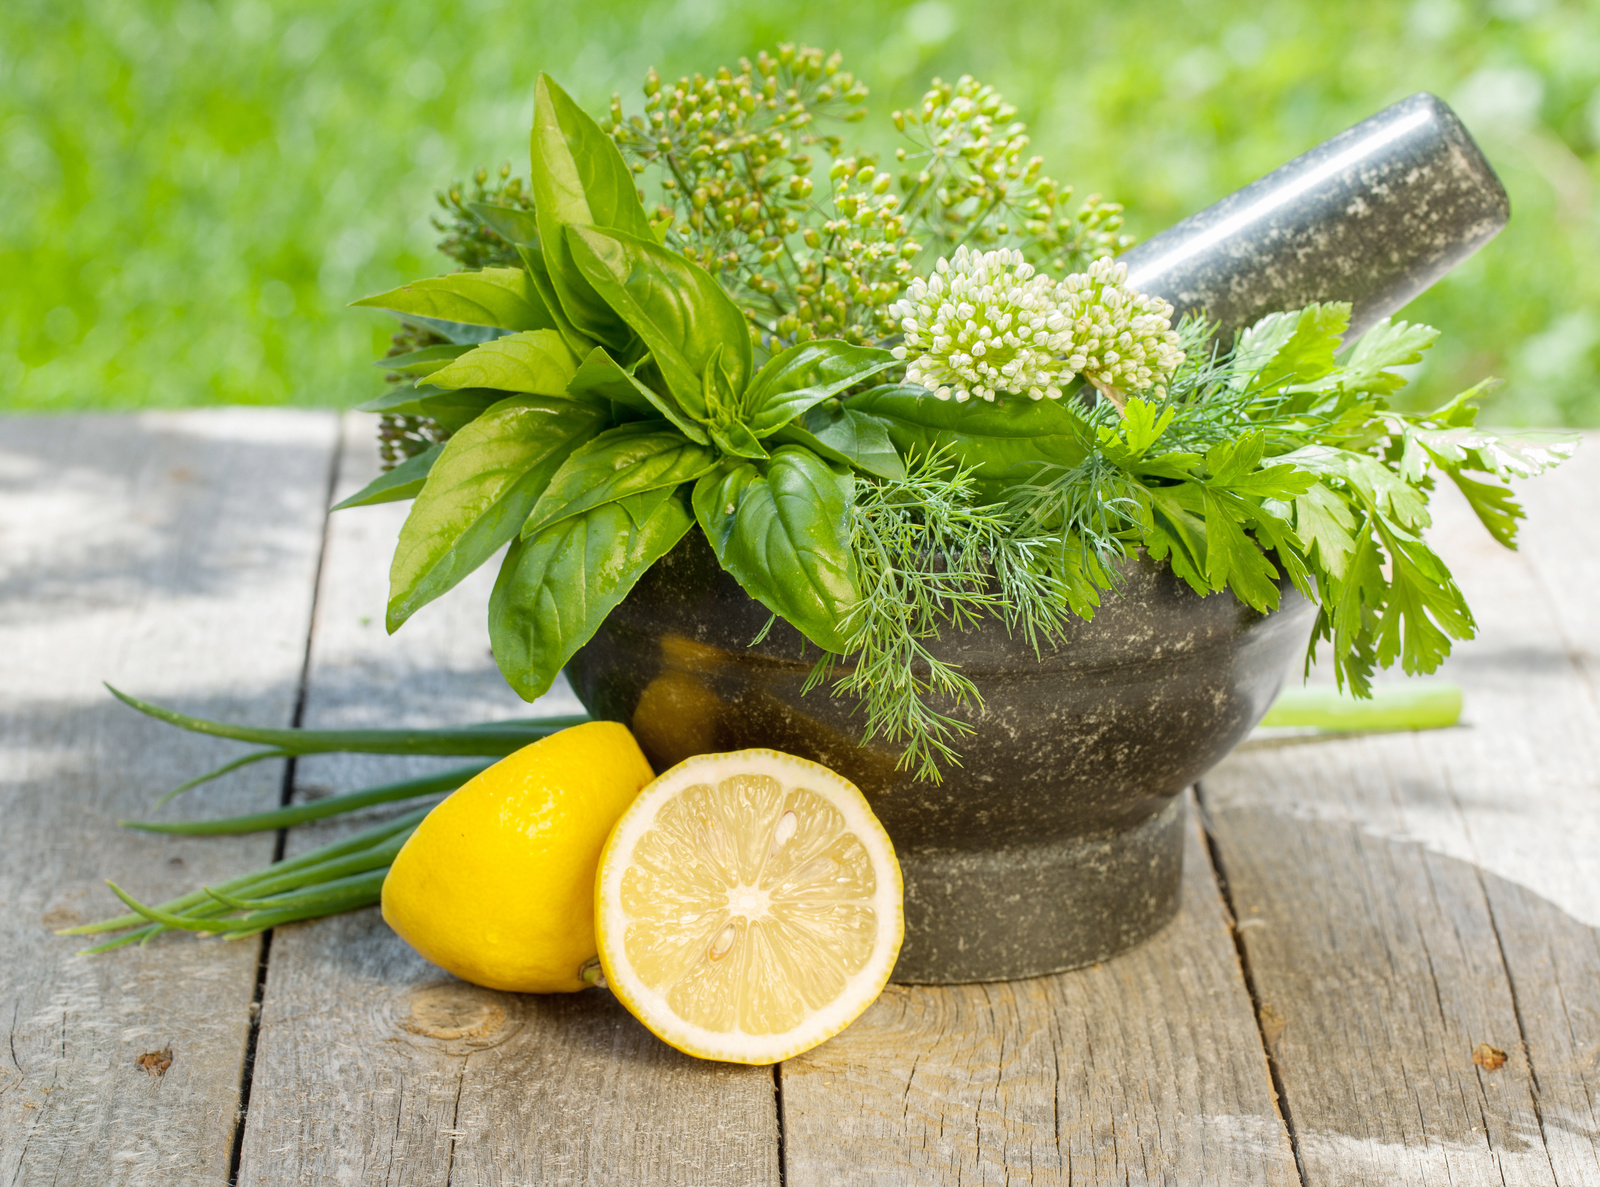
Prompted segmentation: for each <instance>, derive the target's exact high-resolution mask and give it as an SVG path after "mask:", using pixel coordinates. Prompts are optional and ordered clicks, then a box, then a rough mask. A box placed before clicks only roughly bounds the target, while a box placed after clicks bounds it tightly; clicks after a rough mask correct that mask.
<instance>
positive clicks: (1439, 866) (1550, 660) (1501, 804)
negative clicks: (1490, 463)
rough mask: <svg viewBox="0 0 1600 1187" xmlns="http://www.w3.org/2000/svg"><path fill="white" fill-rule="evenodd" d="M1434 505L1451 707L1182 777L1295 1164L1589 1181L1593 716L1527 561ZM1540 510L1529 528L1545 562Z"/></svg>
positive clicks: (1414, 1176)
mask: <svg viewBox="0 0 1600 1187" xmlns="http://www.w3.org/2000/svg"><path fill="white" fill-rule="evenodd" d="M1542 481H1545V480H1542ZM1569 481H1570V478H1569ZM1531 486H1532V489H1531V490H1530V493H1533V490H1537V489H1538V484H1537V483H1535V484H1531ZM1579 489H1581V490H1585V491H1588V492H1589V494H1588V496H1587V498H1586V499H1584V500H1583V501H1581V502H1578V503H1574V504H1569V505H1568V506H1567V509H1566V511H1565V514H1566V515H1567V516H1568V517H1571V516H1573V515H1581V514H1583V508H1584V507H1585V506H1592V505H1593V501H1594V498H1595V496H1596V494H1600V484H1595V483H1594V481H1593V478H1592V477H1591V478H1590V479H1589V480H1588V484H1587V485H1583V484H1580V487H1579ZM1539 498H1540V502H1541V503H1543V502H1544V498H1543V495H1542V493H1541V495H1540V496H1539ZM1437 502H1438V507H1437V519H1438V524H1437V527H1436V529H1435V531H1434V533H1433V537H1434V539H1435V542H1436V544H1437V545H1438V547H1439V548H1440V549H1441V551H1442V552H1443V554H1444V555H1445V556H1446V557H1447V558H1448V559H1450V560H1451V561H1452V563H1453V564H1454V566H1455V569H1456V573H1457V576H1458V578H1459V580H1460V582H1461V584H1462V587H1463V589H1464V590H1465V592H1466V594H1467V597H1468V600H1469V601H1470V602H1471V603H1472V605H1473V607H1474V610H1475V611H1476V613H1477V616H1478V621H1479V625H1480V637H1479V639H1478V640H1476V641H1474V642H1473V643H1470V644H1468V645H1466V646H1464V647H1462V648H1460V649H1459V652H1458V656H1457V658H1455V659H1454V660H1452V661H1451V663H1450V664H1449V665H1448V667H1447V670H1446V673H1445V674H1446V675H1447V676H1449V677H1451V678H1453V679H1456V680H1458V681H1459V682H1460V683H1461V684H1462V685H1463V686H1464V688H1465V690H1466V697H1467V713H1466V721H1467V724H1466V727H1465V728H1461V729H1457V730H1452V731H1448V732H1441V733H1430V734H1418V735H1402V736H1389V737H1373V738H1361V739H1350V740H1347V741H1341V742H1322V743H1312V744H1306V745H1300V746H1284V747H1280V748H1276V749H1272V748H1269V749H1254V750H1250V751H1246V752H1241V753H1239V754H1236V755H1235V756H1234V757H1233V758H1232V759H1230V760H1229V761H1228V762H1227V763H1225V764H1224V765H1223V766H1222V767H1220V768H1219V769H1218V770H1217V771H1215V772H1213V773H1212V774H1211V775H1210V776H1208V777H1207V779H1205V780H1204V781H1203V783H1202V793H1203V795H1204V797H1205V799H1206V802H1207V803H1208V805H1209V806H1210V808H1211V810H1212V814H1213V818H1214V820H1215V826H1216V830H1217V838H1218V842H1219V846H1220V850H1221V853H1222V855H1223V862H1224V866H1225V869H1226V872H1227V874H1228V877H1229V881H1230V884H1231V886H1232V888H1233V893H1234V901H1235V904H1236V906H1237V907H1238V908H1239V910H1240V912H1241V914H1242V915H1243V917H1244V920H1245V922H1244V925H1243V926H1244V929H1245V930H1244V932H1243V934H1244V936H1245V945H1246V950H1247V953H1248V956H1249V960H1250V963H1251V967H1252V970H1253V971H1254V974H1255V977H1256V984H1257V988H1258V991H1259V994H1260V997H1261V999H1262V1001H1263V1003H1264V1006H1265V1005H1270V1006H1271V1016H1272V1018H1273V1020H1274V1021H1273V1025H1274V1027H1281V1028H1282V1033H1281V1037H1280V1038H1279V1039H1278V1042H1277V1044H1276V1047H1275V1054H1276V1056H1277V1059H1278V1063H1279V1068H1280V1071H1281V1075H1282V1078H1283V1083H1284V1089H1285V1093H1286V1099H1287V1105H1288V1109H1289V1113H1290V1117H1291V1121H1292V1123H1293V1125H1294V1127H1295V1130H1296V1136H1297V1140H1298V1143H1299V1151H1300V1155H1301V1161H1302V1164H1303V1165H1304V1167H1305V1171H1306V1177H1307V1181H1308V1182H1309V1183H1312V1184H1318V1183H1338V1184H1357V1183H1359V1184H1366V1183H1372V1184H1378V1183H1393V1182H1397V1181H1404V1182H1408V1183H1410V1182H1414V1183H1441V1184H1443V1183H1450V1184H1457V1185H1459V1184H1469V1183H1485V1184H1490V1183H1492V1184H1502V1183H1552V1182H1554V1183H1563V1184H1566V1183H1571V1184H1579V1183H1592V1182H1596V1181H1600V1178H1597V1173H1600V1160H1597V1157H1596V1143H1597V1131H1600V1127H1597V1126H1596V1123H1595V1112H1594V1105H1593V1103H1592V1102H1593V1101H1594V1099H1595V1087H1596V1076H1595V1054H1596V1051H1597V1050H1600V1046H1597V1043H1596V1039H1597V1036H1600V1027H1597V1026H1596V1014H1597V1009H1596V1008H1597V1006H1600V981H1597V979H1596V972H1597V971H1600V964H1597V961H1596V940H1595V932H1594V925H1595V924H1596V923H1600V910H1597V909H1596V908H1597V903H1600V897H1597V896H1600V885H1597V883H1600V877H1597V875H1600V860H1597V859H1596V858H1595V856H1594V855H1595V852H1596V840H1597V839H1600V795H1597V794H1596V793H1597V791H1600V777H1597V774H1596V772H1597V770H1600V761H1597V760H1600V751H1597V745H1596V741H1597V735H1600V715H1597V713H1596V709H1595V704H1594V701H1593V699H1592V695H1591V692H1590V690H1589V689H1586V687H1585V684H1584V681H1583V680H1582V678H1581V676H1580V674H1579V672H1578V670H1577V669H1576V668H1575V666H1574V664H1573V661H1572V659H1571V657H1570V656H1569V654H1568V650H1567V647H1566V645H1565V643H1564V642H1563V638H1562V635H1561V632H1560V630H1559V629H1558V626H1557V623H1556V621H1555V620H1554V619H1553V618H1552V616H1551V613H1550V602H1549V599H1548V598H1547V597H1546V596H1545V595H1544V593H1543V592H1542V591H1541V589H1540V586H1539V584H1538V583H1537V582H1536V581H1535V580H1534V578H1533V576H1532V571H1531V570H1530V568H1529V566H1528V564H1527V563H1526V562H1525V561H1524V560H1522V559H1521V558H1519V557H1517V556H1515V555H1513V554H1510V553H1507V552H1505V551H1504V550H1502V549H1500V548H1499V547H1498V546H1497V545H1495V544H1494V543H1493V542H1492V541H1490V540H1489V539H1488V537H1487V536H1486V535H1485V534H1484V533H1483V532H1482V529H1481V528H1479V527H1478V526H1477V525H1476V523H1475V522H1474V521H1473V520H1472V517H1471V514H1470V512H1469V511H1468V510H1467V509H1466V508H1465V506H1464V505H1463V504H1462V503H1461V501H1460V500H1459V499H1458V498H1455V497H1453V492H1452V493H1443V494H1441V496H1440V498H1439V499H1438V500H1437ZM1561 515H1562V508H1561V507H1560V506H1557V505H1541V506H1538V507H1537V508H1536V510H1535V516H1536V517H1537V518H1536V520H1535V524H1534V531H1533V532H1532V533H1531V537H1532V539H1533V541H1534V544H1533V547H1534V551H1535V552H1536V553H1540V554H1541V557H1542V563H1545V564H1547V566H1548V567H1549V568H1550V569H1551V571H1552V572H1553V573H1555V574H1557V575H1559V576H1560V577H1561V578H1562V579H1564V580H1570V574H1571V570H1569V569H1567V568H1566V567H1565V566H1566V565H1567V563H1568V562H1567V561H1566V560H1564V559H1562V557H1561V554H1560V553H1559V552H1556V551H1554V550H1547V549H1546V548H1545V546H1544V545H1543V543H1542V541H1543V540H1545V539H1548V538H1559V537H1560V536H1561V535H1562V533H1563V530H1564V525H1563V524H1562V522H1561V519H1560V518H1559V517H1560V516H1561ZM1546 533H1551V534H1553V536H1552V537H1547V536H1546ZM1589 588H1590V589H1591V590H1592V589H1593V588H1594V586H1593V585H1592V584H1590V586H1589ZM1508 968H1509V972H1508ZM1524 1036H1526V1038H1527V1048H1526V1050H1525V1049H1524V1043H1523V1038H1524ZM1479 1044H1486V1045H1487V1046H1488V1047H1490V1048H1494V1049H1498V1050H1501V1051H1504V1052H1505V1053H1506V1056H1507V1059H1506V1062H1505V1064H1504V1066H1502V1067H1498V1068H1490V1067H1483V1066H1478V1065H1475V1064H1474V1061H1473V1051H1474V1048H1475V1047H1477V1046H1478V1045H1479ZM1488 1062H1490V1063H1493V1062H1494V1060H1493V1059H1492V1058H1491V1059H1490V1060H1489V1061H1488Z"/></svg>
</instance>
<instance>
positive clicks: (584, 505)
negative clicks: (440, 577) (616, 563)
mask: <svg viewBox="0 0 1600 1187" xmlns="http://www.w3.org/2000/svg"><path fill="white" fill-rule="evenodd" d="M716 460H717V459H716V456H715V455H714V454H713V453H712V452H711V450H709V449H707V448H706V447H705V446H704V445H696V444H695V443H694V442H693V441H689V440H686V439H685V438H684V435H683V434H682V433H680V432H678V431H677V430H676V429H674V428H673V427H672V426H671V425H669V424H667V423H666V422H664V421H659V420H636V421H633V422H631V423H630V424H625V425H621V426H619V427H618V428H615V429H608V430H607V431H605V432H604V433H601V434H600V435H599V436H598V437H596V438H595V439H594V440H592V441H590V442H588V443H587V444H585V445H582V446H580V447H579V448H578V449H575V450H573V452H572V456H570V457H569V458H567V460H566V461H565V462H564V463H563V464H562V466H561V469H559V470H557V471H556V473H555V477H553V478H552V479H550V485H549V486H548V487H546V488H545V492H544V494H543V495H542V496H540V498H539V501H538V503H537V504H535V505H534V508H533V511H532V513H531V514H530V515H529V516H528V521H527V523H525V524H523V525H522V538H523V539H525V540H526V539H527V538H528V537H530V536H532V535H534V534H535V533H536V532H538V531H539V530H540V529H542V528H545V527H548V526H549V525H550V524H553V523H558V522H560V521H561V520H563V519H566V518H567V517H568V516H572V515H581V514H582V513H583V512H585V511H587V510H589V508H591V507H598V506H600V505H601V504H602V503H612V502H615V501H616V500H618V499H625V498H627V497H628V496H629V495H637V494H643V493H644V492H645V491H651V490H659V489H660V488H661V487H675V486H680V485H682V484H683V483H685V482H693V481H694V480H695V479H696V478H698V477H700V475H702V474H704V473H705V472H706V471H707V470H709V469H711V467H712V466H714V465H715V464H716Z"/></svg>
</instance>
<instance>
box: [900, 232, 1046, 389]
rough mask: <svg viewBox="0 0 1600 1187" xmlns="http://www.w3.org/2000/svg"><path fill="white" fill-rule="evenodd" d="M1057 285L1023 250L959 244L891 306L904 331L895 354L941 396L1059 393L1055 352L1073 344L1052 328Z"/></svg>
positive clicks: (915, 379)
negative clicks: (983, 249) (975, 248)
mask: <svg viewBox="0 0 1600 1187" xmlns="http://www.w3.org/2000/svg"><path fill="white" fill-rule="evenodd" d="M1054 291H1055V282H1054V281H1052V280H1051V279H1050V278H1049V277H1047V276H1039V275H1036V274H1035V273H1034V271H1033V268H1032V267H1031V266H1030V265H1028V264H1025V263H1023V260H1022V253H1021V252H1020V251H1008V250H1006V249H1004V248H1001V249H1000V250H997V251H986V252H975V251H968V250H967V249H966V248H965V247H958V248H956V253H955V255H953V256H951V257H950V258H949V259H942V260H940V261H939V262H938V264H936V265H935V266H934V273H933V275H932V276H930V277H928V279H927V280H913V281H912V282H911V289H910V294H909V295H908V296H907V297H906V298H905V299H903V300H900V301H897V302H896V303H895V304H894V306H893V307H892V308H891V312H892V313H893V314H894V316H896V317H898V318H899V319H900V328H901V329H902V330H903V331H904V332H905V345H904V346H897V347H895V350H894V353H895V357H896V358H902V359H906V360H908V361H909V364H910V365H909V366H908V367H907V368H906V379H907V380H908V381H909V382H911V383H920V384H921V385H922V386H923V387H926V388H928V389H930V390H931V391H932V392H933V393H934V394H935V395H936V396H938V397H939V398H940V399H941V400H948V399H950V398H951V397H952V396H954V397H955V398H956V399H957V400H967V399H970V398H971V397H973V396H978V397H980V398H982V399H985V400H993V399H994V397H995V393H997V392H1027V393H1028V394H1029V395H1030V396H1032V397H1033V398H1034V399H1036V400H1038V399H1042V398H1043V397H1045V396H1049V397H1050V398H1051V399H1058V398H1060V396H1061V386H1060V385H1061V383H1062V379H1061V367H1060V365H1059V364H1058V362H1057V361H1056V356H1057V355H1058V354H1060V352H1061V349H1062V347H1063V346H1064V345H1067V343H1065V342H1064V341H1057V339H1058V337H1059V335H1058V334H1056V333H1055V332H1053V331H1052V330H1051V329H1050V327H1049V321H1050V319H1051V318H1052V316H1056V312H1055V298H1054ZM1065 378H1066V379H1071V378H1072V376H1071V375H1070V374H1069V375H1067V376H1066V377H1065Z"/></svg>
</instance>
